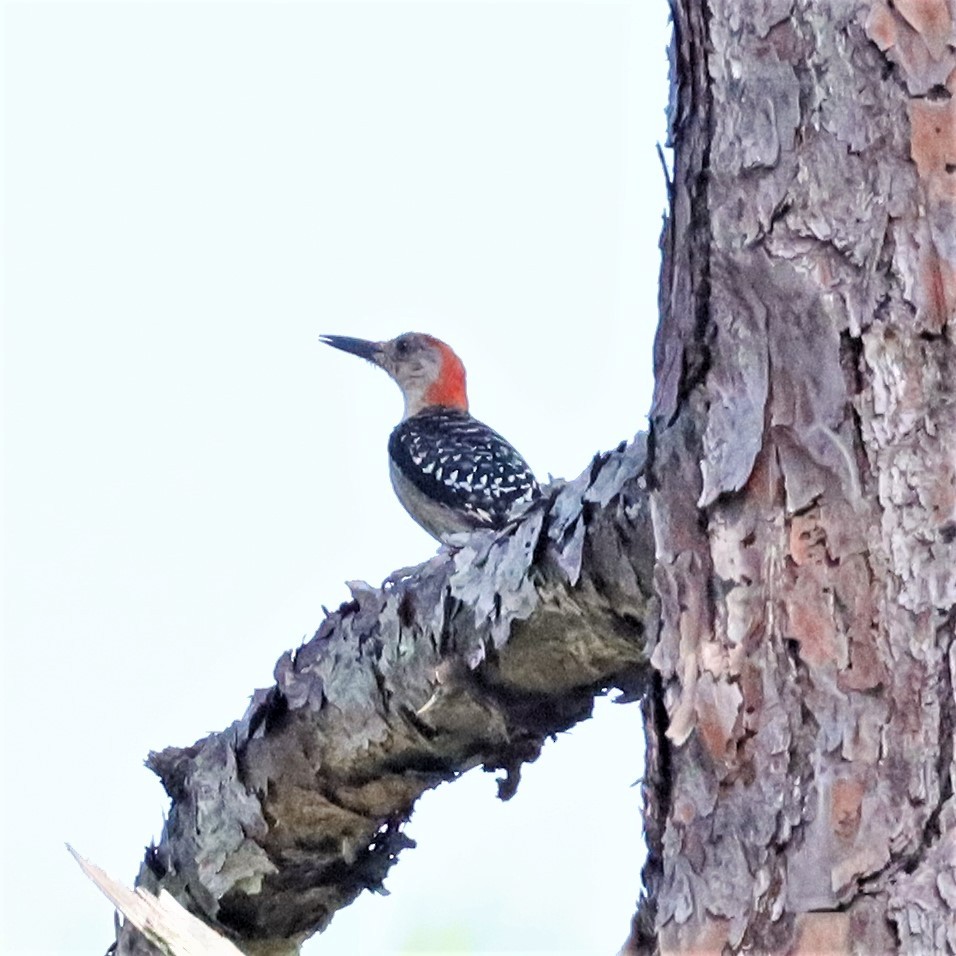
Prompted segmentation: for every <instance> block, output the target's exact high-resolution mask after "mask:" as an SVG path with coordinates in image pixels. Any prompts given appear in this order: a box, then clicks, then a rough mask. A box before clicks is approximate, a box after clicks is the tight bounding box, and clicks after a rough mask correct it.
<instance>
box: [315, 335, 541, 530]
mask: <svg viewBox="0 0 956 956" xmlns="http://www.w3.org/2000/svg"><path fill="white" fill-rule="evenodd" d="M321 341H322V342H324V343H325V344H326V345H331V346H333V347H334V348H337V349H341V350H342V351H343V352H350V353H351V354H352V355H358V356H359V357H361V358H364V359H367V360H368V361H369V362H371V363H372V364H373V365H377V366H378V367H379V368H382V369H384V370H385V371H386V372H388V374H389V375H390V376H391V377H392V378H393V379H394V380H395V381H396V382H397V383H398V387H399V388H400V389H401V390H402V395H403V396H404V397H405V415H404V416H403V418H402V420H401V422H399V424H398V425H397V426H396V427H395V429H394V430H393V431H392V434H391V437H390V438H389V440H388V457H389V470H390V473H391V477H392V486H393V487H394V489H395V494H396V495H398V500H399V501H400V502H401V503H402V504H403V505H404V506H405V510H406V511H407V512H408V513H409V514H410V515H411V516H412V517H413V518H414V519H415V520H416V521H417V522H418V523H419V524H420V525H421V526H422V527H423V528H424V529H425V530H426V531H427V532H428V533H429V534H430V535H433V536H434V537H436V538H438V540H439V541H444V540H446V539H447V537H448V536H449V535H451V534H456V533H459V532H462V531H471V530H474V529H475V528H500V527H502V526H503V525H504V524H506V523H507V522H508V520H509V519H511V518H512V517H515V516H516V515H517V514H520V513H521V511H522V510H524V508H526V507H527V506H528V505H529V504H530V503H531V502H533V501H534V500H535V499H537V498H538V497H539V496H540V494H541V491H540V489H539V488H538V483H537V482H536V481H535V478H534V475H533V474H532V473H531V469H530V468H529V467H528V464H527V462H526V461H525V460H524V459H523V458H522V457H521V455H519V454H518V452H517V451H515V449H514V448H512V446H511V445H510V444H508V442H506V441H505V440H504V439H503V438H502V437H501V436H500V435H499V434H498V433H497V432H495V431H492V430H491V429H490V428H489V427H488V426H487V425H484V424H482V423H481V422H480V421H478V419H477V418H473V417H472V416H471V415H470V414H469V413H468V396H467V393H466V390H465V367H464V366H463V365H462V364H461V359H459V358H458V356H457V355H455V353H454V352H453V351H452V350H451V348H450V347H449V346H447V345H446V344H445V343H444V342H441V341H439V340H438V339H436V338H434V337H433V336H431V335H423V334H421V333H417V332H408V333H406V334H405V335H400V336H398V338H395V339H391V340H390V341H388V342H367V341H366V340H365V339H354V338H352V337H350V336H347V335H323V336H321Z"/></svg>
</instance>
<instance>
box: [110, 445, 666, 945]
mask: <svg viewBox="0 0 956 956" xmlns="http://www.w3.org/2000/svg"><path fill="white" fill-rule="evenodd" d="M644 460H645V442H644V440H643V438H642V437H639V438H638V439H637V440H635V441H634V442H633V443H631V444H630V445H628V446H626V447H622V448H620V449H618V450H616V451H614V452H612V453H610V454H607V455H600V456H598V457H597V458H596V459H595V460H594V462H593V463H592V465H591V467H589V468H588V470H587V471H586V472H585V473H584V474H583V475H581V477H580V478H578V479H577V480H576V481H574V482H570V483H567V484H564V485H561V486H555V487H552V488H551V489H550V490H549V494H548V497H547V500H546V504H545V505H544V506H543V507H541V508H538V509H537V510H535V511H534V512H533V513H532V514H530V515H529V516H528V517H526V518H525V519H524V520H523V521H522V522H521V523H520V524H518V525H517V526H516V527H515V528H513V529H511V530H509V531H506V532H504V533H501V534H496V533H491V532H481V533H478V534H475V535H472V536H470V537H467V538H466V539H463V543H462V546H461V547H459V548H457V549H451V550H447V549H446V550H442V551H441V552H440V553H439V554H438V555H437V556H436V557H435V558H434V559H432V560H431V561H429V562H428V563H426V564H424V565H422V566H421V567H419V568H417V569H415V570H414V571H412V572H411V573H409V574H407V575H406V576H404V577H402V578H400V579H398V580H396V581H394V582H388V583H386V585H385V586H384V587H382V588H373V587H370V586H368V585H366V584H363V583H361V582H354V583H352V585H351V590H352V594H353V601H352V602H351V603H349V604H346V605H343V606H342V607H341V608H340V609H339V610H338V611H336V612H335V613H333V614H330V615H329V616H328V617H327V618H326V620H325V621H324V622H323V624H322V626H321V627H320V628H319V630H318V632H317V633H316V635H315V637H314V638H313V639H312V640H311V641H309V642H308V643H306V644H304V645H303V646H302V647H300V648H299V649H298V650H297V651H296V652H294V653H289V654H286V655H284V656H283V658H282V659H281V660H280V661H279V662H278V664H277V666H276V684H275V686H274V687H273V688H271V689H270V690H267V691H260V692H257V694H256V695H255V697H254V698H253V701H252V704H251V706H250V707H249V709H248V711H247V713H246V714H245V716H244V717H243V718H242V719H241V720H239V721H237V722H236V723H235V724H233V725H232V726H231V727H230V728H228V729H227V730H226V731H224V732H222V733H219V734H213V735H211V736H209V737H207V738H206V739H204V740H201V741H199V742H198V743H196V744H195V745H194V746H192V747H189V748H186V749H178V748H169V749H167V750H164V751H163V752H162V753H158V754H152V755H151V756H150V759H149V765H150V767H152V769H153V770H155V771H156V772H157V773H158V774H159V776H160V777H161V778H162V780H163V784H164V785H165V787H166V789H167V791H168V793H169V795H170V797H171V798H172V809H171V811H170V815H169V819H168V823H167V825H166V827H165V830H164V832H163V835H162V839H161V841H160V843H159V845H158V846H156V847H152V848H150V850H149V852H148V854H147V858H146V862H145V864H144V866H143V868H142V870H141V873H140V876H139V879H138V881H137V882H138V885H141V886H145V887H147V888H149V889H151V890H154V891H156V890H158V889H159V888H163V889H165V890H167V891H168V892H169V893H171V894H172V895H173V896H174V897H175V898H176V899H178V900H180V901H181V902H183V903H184V904H185V905H186V906H188V907H189V908H190V909H191V910H193V911H194V912H196V913H197V914H198V915H200V916H202V917H203V918H204V919H206V920H207V921H208V922H209V923H210V924H212V925H213V926H215V927H216V928H217V929H218V930H219V931H220V932H221V933H223V935H225V936H227V937H228V938H230V939H232V940H233V941H234V942H236V943H237V945H239V946H240V947H241V948H242V949H243V950H245V951H246V952H250V953H274V954H279V953H293V952H296V951H297V949H298V946H299V944H300V943H301V942H302V941H303V940H304V939H305V938H306V937H308V936H309V935H311V934H312V933H314V932H315V931H317V930H320V929H322V928H323V927H324V926H325V925H327V923H328V922H329V920H330V919H331V917H332V915H333V914H334V913H335V911H336V910H337V909H339V908H340V907H342V906H344V905H346V904H347V903H349V902H351V901H352V900H353V899H354V898H355V897H356V896H357V895H358V894H359V893H360V892H362V890H364V889H372V890H375V889H378V888H380V887H381V885H382V880H383V878H384V876H385V874H386V872H387V871H388V869H389V867H390V866H391V865H392V863H393V862H394V861H395V858H396V856H397V854H398V853H399V851H400V850H401V849H403V848H404V847H406V846H408V845H409V841H408V839H407V838H406V837H405V836H404V835H403V833H402V823H403V822H404V821H405V820H406V819H407V817H408V815H409V813H410V811H411V808H412V805H413V804H414V802H415V800H416V799H417V798H418V796H419V795H420V794H421V793H422V792H424V791H425V790H427V789H428V788H430V787H435V786H437V785H438V784H440V783H442V782H443V781H447V780H451V779H454V778H455V777H456V776H458V775H459V774H461V773H462V772H464V771H465V770H468V769H470V768H472V767H475V766H478V765H482V766H484V767H485V768H486V769H501V770H503V771H504V775H503V777H502V779H501V782H500V791H501V795H502V796H503V797H505V798H507V797H508V796H510V795H511V794H512V793H513V792H514V790H515V788H516V786H517V782H518V776H519V773H520V766H521V764H522V762H523V761H525V760H531V759H534V758H535V757H536V756H537V755H538V753H539V751H540V748H541V745H542V743H543V742H544V740H545V739H546V738H547V737H548V736H549V735H551V734H554V733H556V732H558V731H560V730H564V729H566V728H567V727H569V726H571V725H572V724H574V723H575V722H577V721H578V720H580V719H582V718H584V717H586V716H588V715H589V713H590V711H591V706H592V703H593V699H594V696H595V695H596V694H598V693H600V692H602V691H603V690H605V689H607V688H608V687H611V686H617V687H620V688H623V689H625V690H627V691H628V692H629V693H633V692H635V691H637V690H639V689H640V687H639V685H640V681H641V680H642V677H643V675H644V674H645V673H646V670H647V668H646V660H645V657H644V652H643V648H644V644H645V639H646V635H647V633H648V631H653V629H654V628H655V627H656V620H657V618H656V608H657V605H656V601H655V600H654V599H653V598H652V597H651V593H652V592H651V581H652V574H653V555H652V551H651V548H652V537H651V532H650V518H649V513H648V509H647V493H646V488H645V487H644V482H643V465H644ZM117 953H118V954H123V956H126V954H134V953H135V954H146V953H153V949H152V947H151V945H150V944H149V943H148V942H147V941H146V940H145V939H144V938H143V937H142V936H140V935H139V934H138V933H137V932H136V931H135V930H134V929H133V928H132V927H130V926H124V927H123V929H122V931H121V932H120V934H119V939H118V945H117Z"/></svg>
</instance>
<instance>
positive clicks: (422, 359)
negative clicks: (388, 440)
mask: <svg viewBox="0 0 956 956" xmlns="http://www.w3.org/2000/svg"><path fill="white" fill-rule="evenodd" d="M380 348H381V352H380V353H379V354H380V356H381V358H380V359H379V361H378V364H379V365H380V366H381V367H382V368H383V369H385V371H386V372H388V374H389V375H390V376H391V377H392V378H393V379H395V381H396V382H397V383H398V387H399V388H400V389H401V390H402V394H403V395H404V396H405V418H408V417H409V416H410V415H414V414H416V412H420V411H421V410H422V409H423V408H424V407H425V406H426V405H428V404H429V402H428V400H427V398H426V393H427V392H428V390H429V389H430V388H431V387H432V386H433V385H434V383H435V382H436V381H438V379H439V378H440V376H441V373H442V358H443V357H442V353H441V350H440V349H439V348H438V346H437V345H435V343H434V341H432V340H431V339H429V338H428V337H426V336H424V335H420V334H419V333H417V332H406V333H405V334H404V335H400V336H398V338H394V339H391V340H390V341H388V342H381V343H380Z"/></svg>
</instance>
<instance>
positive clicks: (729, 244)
mask: <svg viewBox="0 0 956 956" xmlns="http://www.w3.org/2000/svg"><path fill="white" fill-rule="evenodd" d="M674 15H675V24H676V39H675V44H674V74H673V75H674V104H673V107H672V115H671V120H672V126H671V129H672V138H673V142H674V146H675V157H676V164H675V174H674V183H673V199H672V215H671V218H670V221H669V225H668V229H667V231H666V233H665V239H664V254H665V262H664V274H663V282H662V290H661V301H662V324H661V327H660V329H659V332H658V340H657V351H656V388H657V391H656V395H655V401H654V409H653V412H652V417H651V421H652V428H651V449H652V456H651V462H650V464H649V468H648V477H649V484H650V486H651V488H652V489H653V490H652V501H653V504H652V512H653V514H654V524H655V527H654V533H655V547H656V556H657V566H656V586H657V592H658V594H659V596H660V600H661V630H660V639H659V641H657V642H656V643H654V645H653V646H652V647H650V648H649V650H650V651H651V661H652V664H653V666H654V668H655V670H656V671H657V672H658V673H659V675H660V680H661V689H662V695H661V697H660V698H659V699H658V700H657V701H655V706H656V708H657V709H656V710H655V711H654V712H653V713H652V714H651V717H652V720H651V724H650V727H651V752H650V758H651V759H650V761H649V768H650V771H651V781H650V795H649V799H648V801H647V806H648V813H649V819H648V828H647V829H648V835H649V837H650V838H651V840H652V845H651V855H650V859H649V863H648V872H647V880H648V890H649V892H648V894H647V896H646V897H645V899H644V900H643V901H642V905H641V907H640V910H639V912H638V915H637V917H636V918H635V922H634V932H633V935H632V939H631V948H632V949H633V950H634V951H641V952H645V951H650V952H668V953H691V952H693V953H728V952H733V953H736V952H742V951H745V950H746V951H750V952H780V953H791V954H796V953H806V954H810V953H850V952H856V953H877V952H879V953H884V952H912V953H930V952H933V953H937V952H943V953H945V952H948V953H953V952H956V804H954V800H953V777H954V764H953V741H952V735H953V729H954V715H956V704H954V696H953V662H954V651H953V629H954V606H956V551H954V538H956V520H954V519H956V362H954V359H956V351H954V323H953V319H954V315H956V109H954V106H953V104H954V102H956V100H954V99H953V94H954V93H956V31H954V20H956V6H954V4H953V3H952V2H950V3H947V2H946V0H928V2H920V3H915V2H903V0H896V2H895V3H894V4H890V3H884V2H882V0H876V2H873V3H863V2H859V3H858V2H846V0H833V2H827V0H816V2H807V0H804V2H789V0H748V2H744V3H741V2H740V0H710V2H689V0H681V2H678V3H675V4H674Z"/></svg>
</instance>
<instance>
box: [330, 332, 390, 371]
mask: <svg viewBox="0 0 956 956" xmlns="http://www.w3.org/2000/svg"><path fill="white" fill-rule="evenodd" d="M319 341H320V342H324V343H325V344H326V345H331V346H332V348H334V349H341V350H342V351H343V352H350V353H351V354H352V355H357V356H358V357H359V358H363V359H366V360H368V361H369V362H371V363H372V364H373V365H381V364H382V343H381V342H369V341H367V340H366V339H353V338H352V336H350V335H320V336H319Z"/></svg>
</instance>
